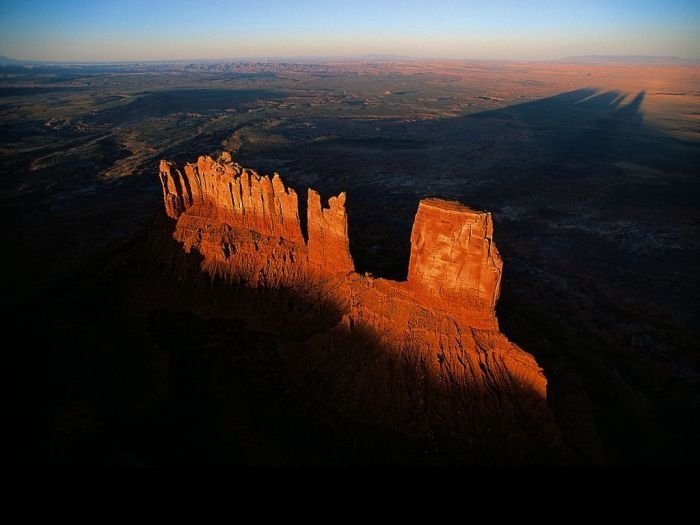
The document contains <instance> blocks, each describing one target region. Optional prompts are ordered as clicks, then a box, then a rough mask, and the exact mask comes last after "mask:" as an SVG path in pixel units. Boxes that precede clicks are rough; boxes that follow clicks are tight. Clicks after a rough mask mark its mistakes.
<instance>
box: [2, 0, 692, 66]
mask: <svg viewBox="0 0 700 525" xmlns="http://www.w3.org/2000/svg"><path fill="white" fill-rule="evenodd" d="M699 35H700V1H698V0H665V1H651V0H637V1H632V0H614V1H613V0H575V1H571V2H569V1H566V0H481V1H479V0H463V1H458V0H421V1H415V0H372V1H368V0H356V1H353V0H344V1H338V2H336V1H335V0H325V1H317V0H300V1H293V0H269V1H256V0H245V1H238V0H231V1H224V0H212V1H207V0H169V1H166V0H119V1H116V0H92V1H89V0H35V1H31V2H28V1H13V0H0V55H6V56H10V57H13V58H21V59H37V60H148V59H197V58H241V57H280V56H311V55H313V56H324V55H325V56H328V55H362V54H396V55H407V56H418V57H446V58H487V59H488V58H496V59H556V58H561V57H565V56H570V55H588V54H645V55H677V56H682V57H687V58H700V36H699Z"/></svg>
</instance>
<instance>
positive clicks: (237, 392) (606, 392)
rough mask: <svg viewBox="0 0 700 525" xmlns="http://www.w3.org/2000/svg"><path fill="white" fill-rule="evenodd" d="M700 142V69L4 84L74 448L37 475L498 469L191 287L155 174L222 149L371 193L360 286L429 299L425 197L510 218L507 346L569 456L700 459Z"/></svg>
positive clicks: (82, 73)
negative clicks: (340, 383) (113, 468)
mask: <svg viewBox="0 0 700 525" xmlns="http://www.w3.org/2000/svg"><path fill="white" fill-rule="evenodd" d="M699 131H700V77H699V72H698V69H697V68H695V67H690V66H689V67H673V68H671V67H663V66H653V67H651V66H644V67H642V66H639V67H630V66H616V65H605V66H596V65H591V64H579V65H564V64H558V65H557V64H549V65H542V64H524V63H516V64H504V63H497V64H487V63H461V62H459V63H458V62H446V63H430V64H425V63H412V62H399V63H394V64H379V63H369V64H358V63H352V64H323V65H294V64H286V65H280V64H277V65H275V64H259V65H251V64H246V65H202V64H197V65H191V66H186V65H178V64H170V65H160V66H156V65H130V66H105V67H98V66H82V67H67V66H66V67H43V66H36V67H32V68H23V67H16V66H7V67H3V68H0V173H2V179H1V180H0V192H1V193H0V198H1V199H2V208H1V209H2V214H3V219H4V222H5V224H6V225H7V228H6V231H8V232H9V237H10V238H9V243H8V247H9V250H8V252H9V253H10V254H11V255H10V259H9V262H10V265H11V267H10V269H9V272H8V274H7V275H9V276H11V278H9V279H8V283H7V286H6V293H4V294H3V301H2V307H3V316H4V318H5V319H6V321H7V322H8V326H14V327H16V329H18V330H23V331H24V332H23V333H27V334H30V341H31V345H34V344H36V345H37V348H42V349H44V350H45V351H46V352H48V356H47V359H48V361H47V369H46V370H47V381H48V382H47V385H48V388H47V394H48V399H46V402H47V403H48V414H49V422H48V436H46V437H48V446H45V447H42V451H41V453H39V454H37V453H36V452H34V453H33V454H31V455H29V456H23V455H16V454H13V458H14V460H15V461H21V462H27V461H30V462H46V461H48V462H49V463H51V464H76V463H77V464H99V465H105V464H106V465H169V464H202V463H204V464H229V465H261V464H265V465H268V464H271V465H299V464H341V465H343V464H357V463H360V464H376V463H388V464H426V463H427V464H473V463H480V462H486V463H488V461H487V460H486V461H484V460H483V458H482V457H481V458H479V459H478V460H475V459H474V457H472V456H470V454H469V453H468V452H465V448H464V446H463V445H464V444H463V443H462V442H459V441H458V442H456V443H442V442H441V443H435V442H434V441H431V440H430V437H429V436H423V437H420V436H419V437H416V436H404V435H393V434H387V433H385V432H382V431H380V430H378V429H375V428H371V427H370V428H367V427H362V426H359V425H357V424H355V423H353V422H352V421H348V420H347V419H345V418H344V417H343V414H336V413H332V412H329V411H328V410H327V409H326V408H324V405H323V403H320V402H318V398H317V396H314V395H313V392H312V390H313V386H311V387H309V386H308V385H299V384H297V383H295V382H294V381H292V380H291V379H290V378H289V377H288V375H287V374H286V372H285V368H284V367H283V366H281V361H280V357H279V355H278V354H277V351H276V345H275V341H274V340H273V339H272V338H270V337H269V336H267V335H264V334H261V333H258V332H256V331H254V330H252V329H251V328H250V327H249V325H247V324H246V323H244V322H243V321H240V320H235V319H234V317H236V316H235V312H233V311H232V307H231V305H232V304H234V303H233V302H231V301H230V300H229V299H228V298H227V296H226V293H229V292H221V291H220V290H219V287H218V286H214V285H212V284H211V283H210V282H209V281H208V279H206V278H204V277H202V278H201V279H200V278H199V277H194V276H192V274H191V273H189V274H188V275H190V277H188V278H184V279H178V276H182V275H185V273H183V272H182V271H181V270H182V268H183V265H185V266H187V265H188V264H192V263H191V261H190V262H189V263H188V262H187V261H186V260H184V259H183V260H178V255H176V254H178V253H179V252H178V250H177V246H176V245H174V242H171V241H170V240H169V238H168V236H169V233H170V232H171V231H172V224H169V223H168V221H167V220H166V219H164V218H163V211H162V199H161V193H160V187H159V182H158V179H157V162H158V161H159V160H160V159H161V158H164V157H165V158H171V159H174V160H177V161H183V160H188V161H189V160H195V158H196V156H197V155H199V154H202V153H207V152H214V151H216V150H219V149H222V148H224V149H227V150H229V151H231V152H232V153H233V154H234V156H235V157H236V159H237V160H239V162H241V163H242V164H244V165H249V166H252V167H255V168H256V169H258V170H259V171H262V172H272V171H278V172H280V173H281V174H282V175H283V176H284V179H285V181H286V182H288V183H289V184H291V185H292V186H294V187H296V188H297V189H298V190H303V189H304V188H306V187H307V186H313V187H315V188H317V189H319V190H321V192H322V194H323V195H325V196H328V195H330V194H336V193H338V192H339V191H347V192H348V201H347V207H348V214H349V221H350V239H351V242H353V243H354V245H351V251H352V255H353V257H354V259H355V262H356V266H357V269H358V271H360V272H371V273H373V274H375V275H379V276H385V277H390V278H393V279H402V278H405V272H406V268H407V265H408V248H409V246H408V242H409V237H410V227H411V224H412V221H413V215H414V214H415V211H416V206H417V203H418V201H419V199H420V198H422V197H425V196H431V195H432V196H440V197H444V198H450V199H457V200H460V201H462V202H465V203H468V204H470V205H472V206H475V207H477V208H482V209H487V210H490V211H492V212H493V215H494V220H495V238H496V242H497V243H498V246H499V248H500V250H501V253H502V256H503V259H504V263H505V277H504V283H503V292H502V297H501V301H500V303H499V307H498V315H499V319H500V321H501V329H502V330H503V331H504V332H505V333H506V334H507V336H508V337H509V338H510V339H511V340H513V341H514V342H516V343H517V344H519V345H520V346H522V347H523V348H524V349H526V350H527V351H528V352H530V353H532V354H533V355H534V356H535V357H536V358H537V360H538V362H539V363H540V364H541V365H542V367H543V368H544V371H545V374H546V376H547V378H548V380H549V392H548V398H549V404H550V406H551V408H552V410H553V411H554V414H555V418H556V421H557V424H558V426H559V428H560V430H561V432H562V439H563V441H564V442H565V447H566V448H567V449H568V450H570V452H571V454H569V455H567V456H566V458H567V459H566V462H568V463H575V464H596V465H650V464H697V463H698V459H699V455H698V447H697V444H698V442H700V424H699V423H698V422H700V388H699V387H700V382H699V376H698V374H699V373H700V367H699V364H700V363H699V358H698V352H697V343H696V341H697V336H698V330H697V327H698V312H697V308H696V303H697V297H698V291H699V290H698V278H697V271H696V268H697V267H698V264H699V263H700V257H699V252H698V250H699V245H698V238H700V237H699V236H698V227H699V224H700V223H699V219H700V214H699V213H698V204H697V203H698V197H700V191H699V190H700V187H699V183H698V180H697V174H696V172H697V166H699V165H700V134H699ZM195 262H196V261H195ZM188 267H189V266H188ZM230 293H232V294H236V293H237V292H235V291H231V292H230ZM222 294H223V295H222ZM212 304H215V305H216V308H218V309H219V310H218V311H220V312H221V315H218V316H217V315H213V314H212V313H211V308H213V307H212ZM202 305H205V306H207V305H208V307H209V310H208V309H207V308H204V307H203V306H202ZM227 305H228V306H227ZM203 312H208V313H203ZM31 345H30V346H31ZM43 443H44V444H45V441H44V442H43ZM543 461H544V460H543ZM548 461H551V459H549V460H548Z"/></svg>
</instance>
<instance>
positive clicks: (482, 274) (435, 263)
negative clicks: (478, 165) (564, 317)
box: [408, 199, 503, 322]
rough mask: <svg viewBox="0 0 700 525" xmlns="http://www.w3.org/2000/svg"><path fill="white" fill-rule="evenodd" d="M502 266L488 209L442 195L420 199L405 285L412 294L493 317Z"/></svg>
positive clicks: (482, 319) (463, 311) (448, 308)
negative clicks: (437, 197) (443, 198)
mask: <svg viewBox="0 0 700 525" xmlns="http://www.w3.org/2000/svg"><path fill="white" fill-rule="evenodd" d="M502 271H503V262H502V261H501V256H500V255H499V254H498V250H497V249H496V245H495V244H494V243H493V221H492V220H491V214H490V213H486V212H479V211H475V210H472V209H471V208H468V207H466V206H463V205H461V204H459V203H456V202H451V201H445V200H441V199H424V200H422V201H421V202H420V204H419V205H418V213H417V214H416V219H415V222H414V223H413V233H412V234H411V259H410V262H409V265H408V286H409V288H410V289H411V290H412V291H413V292H414V294H415V295H416V297H418V298H420V300H421V301H422V302H424V303H425V304H431V305H434V306H435V307H436V308H439V309H441V310H443V311H446V312H453V313H455V314H458V315H461V316H467V318H469V317H473V318H475V319H478V320H479V321H480V322H488V320H489V319H495V315H496V314H495V308H496V301H497V300H498V295H499V293H500V286H501V273H502Z"/></svg>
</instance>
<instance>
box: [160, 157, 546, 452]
mask: <svg viewBox="0 0 700 525" xmlns="http://www.w3.org/2000/svg"><path fill="white" fill-rule="evenodd" d="M160 170H161V172H160V178H161V182H162V184H163V194H164V202H165V207H166V212H167V214H168V215H169V216H170V217H172V218H173V219H176V220H177V223H176V227H175V232H174V235H173V237H174V238H175V239H176V240H177V241H179V242H180V243H182V245H183V247H184V250H185V251H186V252H188V253H194V252H196V253H198V254H200V255H201V257H202V259H201V265H200V266H201V268H202V269H203V270H204V271H205V272H206V273H208V274H209V275H211V276H212V277H214V278H216V279H219V280H220V281H221V283H220V286H222V287H226V286H230V284H226V283H238V284H242V285H245V287H247V288H249V289H251V291H250V292H247V293H248V294H253V295H252V297H256V299H255V300H253V301H251V300H246V301H245V304H246V308H244V309H242V310H241V311H239V313H238V315H237V317H238V318H242V319H245V320H246V322H247V323H248V324H249V325H250V326H253V327H254V328H255V329H256V330H261V331H264V332H268V333H271V334H273V336H274V337H275V338H276V340H277V342H278V344H279V345H280V347H281V349H282V352H281V354H282V356H283V359H284V361H285V362H286V365H287V366H288V367H289V370H290V371H291V374H292V377H294V378H296V380H297V381H298V382H299V383H301V384H309V383H310V384H311V385H313V389H314V391H316V392H317V393H318V394H319V395H320V398H321V399H323V400H324V401H323V402H324V403H325V404H327V405H328V406H329V407H330V408H332V409H333V410H337V411H338V412H339V413H341V414H343V415H344V416H345V417H350V418H351V419H352V420H354V421H359V422H362V423H364V424H372V425H379V426H380V427H381V428H387V429H391V430H395V431H400V432H408V433H410V434H415V435H431V434H433V433H437V434H438V435H441V436H443V437H444V436H448V437H451V438H454V439H458V440H460V442H462V443H463V446H472V445H473V446H475V447H477V448H478V447H484V446H486V445H487V444H488V447H489V448H490V447H491V446H493V445H494V444H496V443H500V444H501V445H502V446H504V447H506V449H507V451H508V452H507V455H508V456H509V457H510V458H511V459H512V458H514V457H517V458H519V459H517V461H518V462H521V461H525V462H527V461H528V460H524V456H523V454H524V451H525V450H526V449H527V450H534V449H537V450H539V451H540V453H541V452H542V451H543V450H549V451H550V452H551V450H553V449H552V448H551V447H553V446H554V444H555V442H556V441H557V431H556V427H555V426H554V424H553V422H552V417H551V413H550V411H549V409H548V408H547V406H546V403H545V398H546V380H545V377H544V375H543V374H542V371H541V369H540V368H539V366H538V365H537V363H536V362H535V360H534V358H533V357H532V356H531V355H529V354H528V353H526V352H524V351H523V350H522V349H520V348H519V347H517V346H516V345H514V344H512V343H511V342H510V341H508V340H507V339H506V337H505V336H503V335H502V334H501V333H500V332H499V331H498V323H497V319H496V316H495V305H496V300H497V298H498V293H499V289H500V279H501V271H502V263H501V259H500V256H499V254H498V251H497V250H496V248H495V245H494V244H493V238H492V235H493V225H492V221H491V216H490V214H488V213H484V212H478V211H474V210H471V209H469V208H467V207H465V206H462V205H460V204H457V203H454V202H449V201H443V200H440V199H429V200H426V201H423V202H421V204H420V206H419V209H418V214H417V217H416V221H415V224H414V231H413V235H412V238H411V242H412V251H411V263H410V268H409V272H408V280H407V281H406V282H396V281H390V280H385V279H374V278H372V277H371V276H368V275H365V276H360V275H358V274H356V273H355V272H354V267H353V263H352V259H351V257H350V252H349V239H348V234H347V232H348V220H347V215H346V213H345V208H344V201H345V196H344V194H341V195H340V196H339V197H333V198H331V199H330V200H329V207H328V208H323V207H322V205H321V199H320V197H319V195H318V194H317V193H316V192H314V191H313V190H309V202H308V208H307V210H308V211H307V231H306V232H302V231H301V226H300V221H299V213H298V207H297V198H296V193H295V192H294V191H293V190H291V189H287V188H285V187H284V185H283V184H282V182H281V180H280V179H279V176H277V175H275V176H274V177H273V178H272V179H270V178H269V177H264V176H260V175H258V174H256V173H254V172H252V171H249V170H246V169H244V168H242V167H240V166H238V165H237V164H235V163H233V162H232V161H231V158H230V156H229V155H228V154H224V155H222V156H221V157H220V158H219V159H218V160H214V159H211V158H210V157H200V158H199V160H198V161H197V163H196V164H187V165H185V166H184V167H178V166H176V165H175V164H173V163H170V162H166V161H163V162H162V163H161V167H160ZM275 290H287V292H284V293H285V297H286V298H285V299H280V297H279V296H277V298H276V299H275V298H274V297H275V296H274V295H272V296H271V295H270V294H271V293H272V292H274V291H275ZM261 297H265V299H264V300H263V301H262V305H263V306H262V307H261V308H257V309H256V308H252V307H250V305H251V304H252V303H254V302H257V303H258V304H259V305H260V302H259V301H260V298H261ZM295 304H296V306H295ZM299 304H303V305H307V306H305V307H303V308H302V309H301V311H298V310H295V309H296V308H297V307H298V305H299ZM281 305H287V306H286V307H283V310H284V308H287V310H286V311H283V312H279V311H276V309H277V308H280V307H281ZM324 305H325V306H324ZM290 308H291V310H290ZM309 311H311V312H316V313H315V314H314V315H312V316H311V318H309V316H308V315H307V314H308V312H309ZM319 312H326V315H325V318H326V319H327V321H329V322H325V323H323V326H318V319H319V318H322V317H324V316H323V315H319ZM270 318H272V321H271V320H270ZM286 324H291V326H292V327H293V329H292V330H289V329H288V328H285V325H286ZM300 334H306V335H300ZM467 443H471V445H466V444H467ZM533 447H534V448H533ZM538 457H540V458H541V454H540V455H538ZM482 459H483V458H482Z"/></svg>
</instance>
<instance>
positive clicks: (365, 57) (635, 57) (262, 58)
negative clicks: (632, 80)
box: [0, 53, 700, 66]
mask: <svg viewBox="0 0 700 525" xmlns="http://www.w3.org/2000/svg"><path fill="white" fill-rule="evenodd" d="M298 60H302V61H314V60H315V61H323V62H330V61H355V62H356V61H377V62H386V61H406V62H420V61H438V60H441V61H451V62H540V63H547V62H549V63H562V62H572V61H596V60H603V61H607V62H610V63H614V62H616V61H620V62H625V61H640V62H649V61H652V62H657V63H662V62H664V61H666V62H686V63H688V62H690V63H698V64H700V57H699V58H688V57H681V56H677V55H644V54H632V55H627V54H605V55H601V54H591V55H572V56H565V57H559V58H476V57H463V58H456V57H441V56H411V55H393V54H385V53H365V54H361V55H289V56H285V55H257V56H256V55H254V56H244V57H211V58H147V59H120V60H71V59H63V60H37V59H21V58H13V57H9V56H7V55H0V65H2V66H6V65H83V64H89V65H107V64H167V63H170V64H178V63H204V64H207V63H209V64H217V63H218V64H220V63H225V62H229V63H230V62H272V63H284V62H289V61H298ZM2 62H7V63H4V64H3V63H2ZM8 63H10V64H8ZM12 63H14V64H12Z"/></svg>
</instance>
